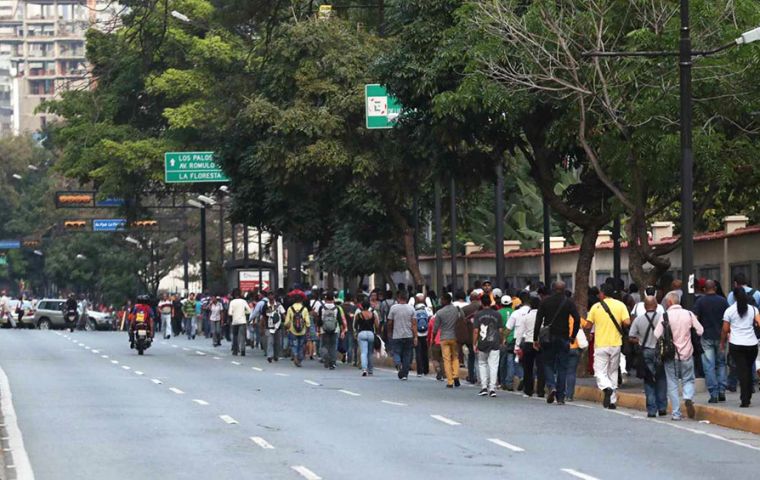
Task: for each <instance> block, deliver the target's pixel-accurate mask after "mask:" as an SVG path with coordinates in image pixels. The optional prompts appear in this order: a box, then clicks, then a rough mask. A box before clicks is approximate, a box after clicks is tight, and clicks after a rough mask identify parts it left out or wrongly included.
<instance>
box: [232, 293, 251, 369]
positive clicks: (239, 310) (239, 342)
mask: <svg viewBox="0 0 760 480" xmlns="http://www.w3.org/2000/svg"><path fill="white" fill-rule="evenodd" d="M228 313H229V319H230V326H231V327H232V354H233V355H237V354H238V353H240V356H241V357H245V345H246V331H247V329H248V315H249V314H250V313H251V307H250V306H249V305H248V302H246V301H245V299H244V298H243V296H242V295H241V293H240V289H239V288H236V289H234V290H233V291H232V300H231V301H230V306H229V307H228Z"/></svg>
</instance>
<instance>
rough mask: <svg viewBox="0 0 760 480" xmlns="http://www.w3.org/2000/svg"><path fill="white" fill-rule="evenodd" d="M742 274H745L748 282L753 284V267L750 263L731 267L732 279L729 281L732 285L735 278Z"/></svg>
mask: <svg viewBox="0 0 760 480" xmlns="http://www.w3.org/2000/svg"><path fill="white" fill-rule="evenodd" d="M740 273H743V274H744V276H745V277H747V281H748V282H752V267H751V266H750V264H748V263H743V264H739V265H731V278H730V279H729V280H730V281H731V283H732V284H733V281H734V277H735V276H736V275H738V274H740ZM729 288H730V287H729Z"/></svg>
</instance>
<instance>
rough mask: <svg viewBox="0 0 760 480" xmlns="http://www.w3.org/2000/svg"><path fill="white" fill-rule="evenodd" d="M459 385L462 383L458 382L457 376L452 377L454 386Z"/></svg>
mask: <svg viewBox="0 0 760 480" xmlns="http://www.w3.org/2000/svg"><path fill="white" fill-rule="evenodd" d="M461 385H462V384H461V383H459V379H458V378H455V379H454V386H455V387H459V386H461Z"/></svg>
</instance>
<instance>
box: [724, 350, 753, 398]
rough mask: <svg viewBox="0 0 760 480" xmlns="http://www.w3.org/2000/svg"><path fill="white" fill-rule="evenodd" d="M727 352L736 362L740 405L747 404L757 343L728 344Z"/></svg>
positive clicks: (750, 394) (750, 392) (749, 396)
mask: <svg viewBox="0 0 760 480" xmlns="http://www.w3.org/2000/svg"><path fill="white" fill-rule="evenodd" d="M729 353H730V355H731V357H732V358H733V359H734V363H736V377H737V379H738V380H739V388H740V389H741V394H740V398H741V402H742V405H749V402H750V400H752V383H753V382H752V380H753V379H754V374H755V359H756V358H757V345H752V346H744V345H734V344H729Z"/></svg>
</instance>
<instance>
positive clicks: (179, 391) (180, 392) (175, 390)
mask: <svg viewBox="0 0 760 480" xmlns="http://www.w3.org/2000/svg"><path fill="white" fill-rule="evenodd" d="M169 390H171V391H172V392H174V393H176V394H177V395H184V394H185V392H183V391H182V390H180V389H179V388H176V387H169Z"/></svg>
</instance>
